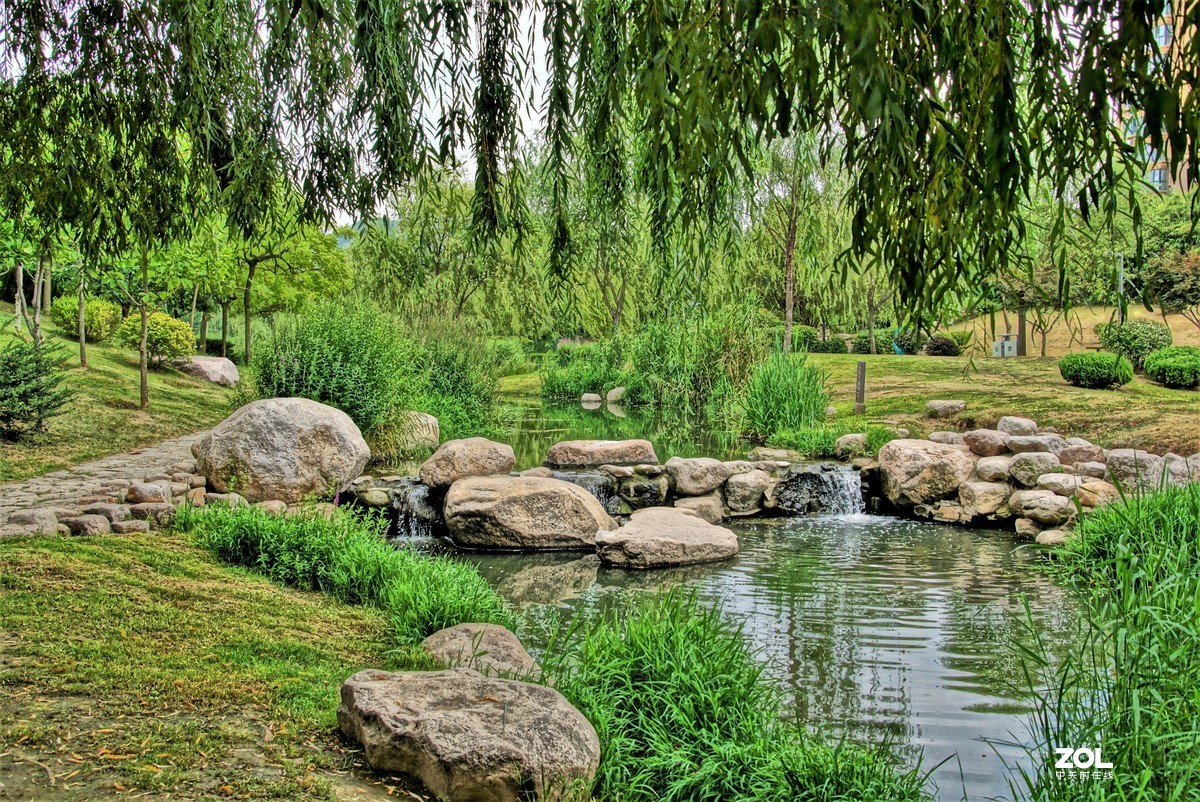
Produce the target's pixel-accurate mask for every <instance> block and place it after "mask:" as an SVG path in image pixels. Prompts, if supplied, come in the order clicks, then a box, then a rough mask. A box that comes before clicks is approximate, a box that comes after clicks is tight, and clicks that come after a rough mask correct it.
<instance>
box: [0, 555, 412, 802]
mask: <svg viewBox="0 0 1200 802" xmlns="http://www.w3.org/2000/svg"><path fill="white" fill-rule="evenodd" d="M386 637H387V622H386V621H385V619H384V616H383V615H381V614H379V613H378V612H375V611H372V610H369V609H364V608H355V607H349V606H346V605H343V604H339V603H337V602H335V601H332V600H330V599H329V598H328V597H326V596H322V595H320V594H316V593H303V592H299V591H293V590H288V589H285V588H281V587H278V586H276V585H273V584H271V583H270V582H268V581H266V580H264V579H261V578H258V577H255V576H253V575H251V574H249V573H247V572H245V571H242V570H240V569H237V568H232V567H228V566H225V565H223V564H220V563H218V562H217V561H216V559H215V558H214V557H212V556H211V555H210V554H209V553H208V552H206V551H201V550H199V549H197V548H195V547H193V546H191V545H189V544H188V542H187V541H186V540H185V539H183V538H182V537H180V536H178V535H166V534H163V535H154V536H144V537H128V538H117V537H105V538H33V539H30V540H28V541H24V542H17V541H5V542H0V777H3V781H2V784H0V796H3V797H4V798H6V799H38V800H42V799H97V798H112V797H119V796H126V795H141V794H145V793H147V792H149V793H151V794H155V795H157V794H167V793H169V794H170V795H171V796H177V797H185V798H189V799H194V798H237V799H249V798H275V799H331V798H332V799H358V798H363V799H366V798H384V797H385V796H387V795H388V788H387V785H385V783H387V782H388V781H387V780H386V779H382V780H381V779H376V778H373V777H371V776H370V775H365V774H363V775H358V776H356V775H357V771H358V770H357V767H356V765H357V764H356V759H355V755H356V752H355V751H354V750H352V749H349V748H348V746H349V745H348V744H346V743H344V742H342V741H341V739H340V738H339V737H338V736H337V734H336V732H335V727H336V717H335V713H336V709H337V703H338V688H339V687H340V684H341V682H342V680H343V679H345V678H346V677H347V676H349V675H350V674H352V673H354V672H355V671H358V670H360V669H363V668H368V667H375V668H380V667H388V666H389V658H388V657H387V656H386V655H385V653H384V652H385V650H386V649H387V648H388V647H387V644H386V640H385V639H386ZM397 659H399V658H397ZM393 667H399V666H393ZM359 777H361V779H359ZM392 790H395V791H397V792H400V791H401V789H400V788H397V787H393V789H392ZM400 796H401V797H404V794H403V793H400ZM406 798H414V797H406ZM416 798H419V797H416Z"/></svg>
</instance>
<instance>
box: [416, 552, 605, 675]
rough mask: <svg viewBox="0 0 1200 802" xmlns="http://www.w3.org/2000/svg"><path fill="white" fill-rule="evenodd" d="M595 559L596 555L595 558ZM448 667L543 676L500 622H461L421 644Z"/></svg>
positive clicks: (518, 642)
mask: <svg viewBox="0 0 1200 802" xmlns="http://www.w3.org/2000/svg"><path fill="white" fill-rule="evenodd" d="M593 559H594V558H593ZM421 646H422V648H424V649H425V651H427V652H429V653H430V654H431V655H433V657H434V658H435V659H437V660H438V661H439V662H441V664H442V665H444V666H446V668H470V669H472V670H474V671H478V672H479V673H480V674H483V675H484V676H486V677H509V678H512V679H531V680H533V681H535V682H536V681H537V680H539V679H541V676H542V669H541V667H540V666H539V665H538V664H537V663H536V662H535V661H534V659H533V658H532V657H530V656H529V652H527V651H525V647H524V646H522V645H521V641H519V640H517V636H516V635H514V634H513V633H512V632H510V631H509V630H508V629H506V628H505V627H502V626H500V625H498V624H459V625H457V626H453V627H447V628H446V629H440V630H438V631H437V632H435V633H433V634H432V635H430V636H429V637H428V638H426V639H425V640H424V641H423V642H422V643H421Z"/></svg>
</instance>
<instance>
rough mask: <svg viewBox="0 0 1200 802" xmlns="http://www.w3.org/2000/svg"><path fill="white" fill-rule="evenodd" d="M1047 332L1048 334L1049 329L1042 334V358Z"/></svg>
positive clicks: (1044, 352)
mask: <svg viewBox="0 0 1200 802" xmlns="http://www.w3.org/2000/svg"><path fill="white" fill-rule="evenodd" d="M1049 332H1050V330H1049V329H1046V330H1045V331H1043V332H1042V356H1043V357H1044V356H1046V335H1047V334H1048V333H1049Z"/></svg>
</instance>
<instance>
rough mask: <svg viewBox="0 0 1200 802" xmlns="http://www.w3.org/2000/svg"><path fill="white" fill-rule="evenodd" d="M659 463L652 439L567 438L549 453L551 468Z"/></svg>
mask: <svg viewBox="0 0 1200 802" xmlns="http://www.w3.org/2000/svg"><path fill="white" fill-rule="evenodd" d="M646 462H658V455H657V454H655V453H654V446H653V445H651V443H650V441H649V440H564V441H563V442H561V443H555V444H554V445H552V446H550V450H549V451H547V452H546V461H545V465H546V467H548V468H595V467H599V466H601V465H638V464H640V463H646Z"/></svg>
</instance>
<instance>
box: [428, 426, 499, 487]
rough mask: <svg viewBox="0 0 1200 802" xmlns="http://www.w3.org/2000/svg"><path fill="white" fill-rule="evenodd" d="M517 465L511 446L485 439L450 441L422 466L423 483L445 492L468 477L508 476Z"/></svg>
mask: <svg viewBox="0 0 1200 802" xmlns="http://www.w3.org/2000/svg"><path fill="white" fill-rule="evenodd" d="M516 464H517V458H516V456H515V455H514V454H513V450H512V446H510V445H507V444H505V443H496V442H494V441H492V440H488V439H487V438H486V437H468V438H466V439H464V440H447V441H446V442H445V443H442V445H441V447H440V448H438V450H437V451H435V452H433V456H431V457H430V458H429V459H427V460H425V462H424V463H422V464H421V481H422V482H424V483H425V484H427V485H429V486H430V487H433V488H446V487H449V486H450V485H452V484H454V483H455V482H457V481H458V480H459V479H465V478H467V477H469V476H490V475H492V474H506V473H508V472H509V471H511V470H512V469H513V466H514V465H516Z"/></svg>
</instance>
